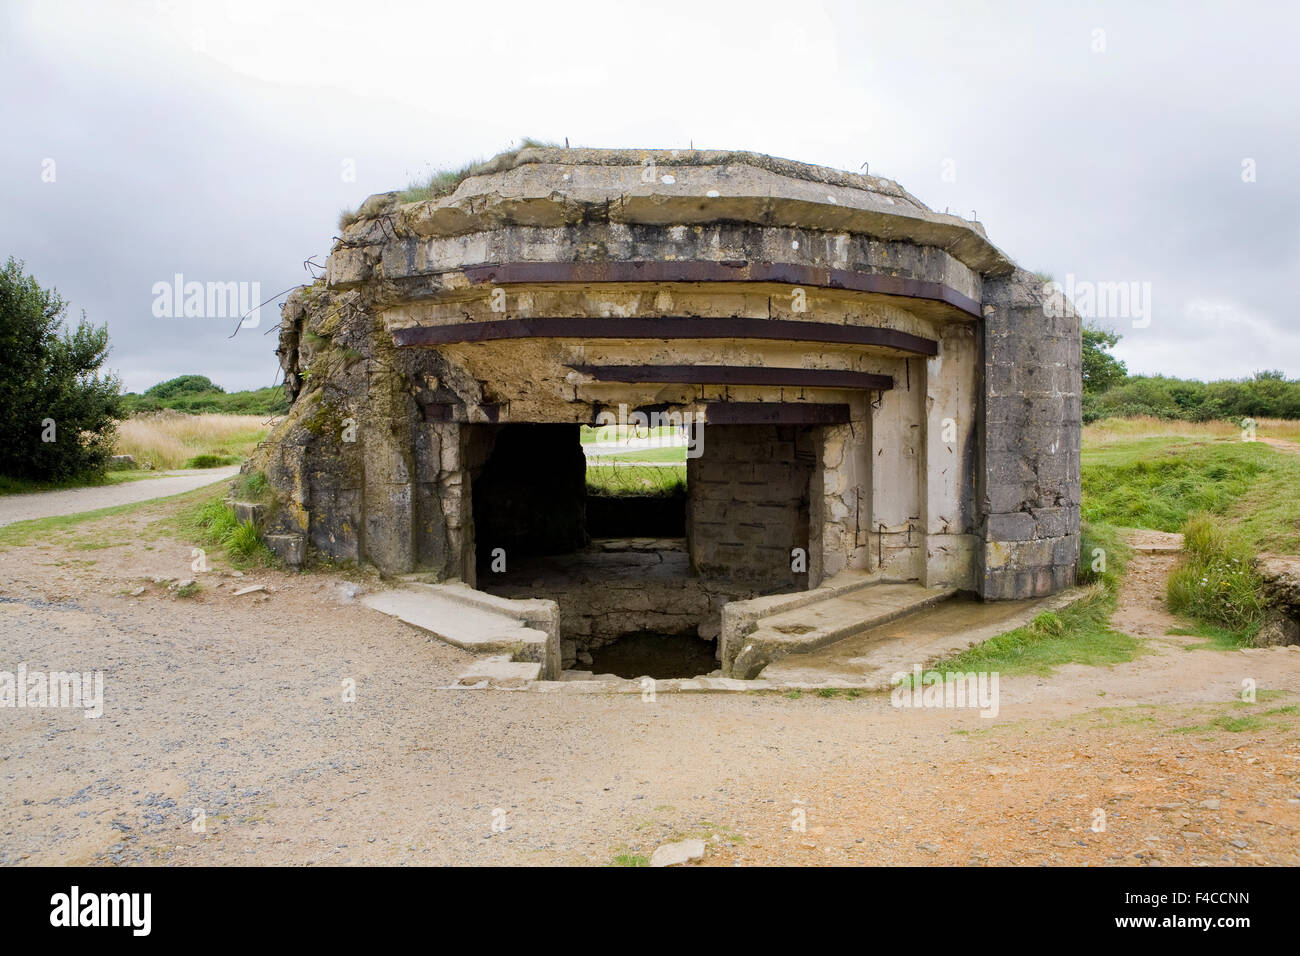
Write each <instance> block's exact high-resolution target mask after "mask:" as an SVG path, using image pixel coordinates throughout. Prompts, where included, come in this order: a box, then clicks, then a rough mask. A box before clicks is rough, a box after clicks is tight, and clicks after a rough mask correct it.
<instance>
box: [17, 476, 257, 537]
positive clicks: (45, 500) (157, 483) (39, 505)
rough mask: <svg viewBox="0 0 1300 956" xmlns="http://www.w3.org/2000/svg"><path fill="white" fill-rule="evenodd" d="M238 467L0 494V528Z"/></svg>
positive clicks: (141, 496)
mask: <svg viewBox="0 0 1300 956" xmlns="http://www.w3.org/2000/svg"><path fill="white" fill-rule="evenodd" d="M238 471H239V468H238V467H237V466H236V467H231V468H201V469H199V468H191V469H188V470H187V469H181V470H178V471H165V472H161V473H160V474H162V475H164V476H165V477H162V478H142V479H140V480H139V481H125V482H122V483H121V484H118V485H99V486H96V487H93V488H69V489H67V490H65V491H35V492H32V493H31V494H25V495H4V496H2V497H0V527H3V526H5V525H7V524H13V523H14V522H15V521H31V520H32V519H34V518H52V517H54V516H55V515H73V514H81V513H82V512H83V511H98V510H99V509H100V508H113V507H115V506H117V505H129V504H135V503H136V502H138V501H149V500H150V499H152V498H166V497H167V496H168V495H179V494H182V493H183V492H186V491H193V490H194V489H195V488H202V487H203V486H204V485H210V484H212V483H213V482H215V481H221V480H223V479H226V478H233V477H234V476H235V474H236V473H238Z"/></svg>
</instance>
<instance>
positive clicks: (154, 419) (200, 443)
mask: <svg viewBox="0 0 1300 956" xmlns="http://www.w3.org/2000/svg"><path fill="white" fill-rule="evenodd" d="M269 431H270V426H269V425H268V424H267V419H266V418H264V417H263V416H261V415H186V414H183V413H180V412H156V413H152V414H147V415H137V416H135V417H133V418H128V419H127V420H126V421H124V422H122V423H121V424H119V425H118V428H117V444H116V447H115V448H114V453H115V454H118V455H132V456H134V458H135V460H136V464H138V465H141V466H144V465H145V464H146V463H151V464H152V465H153V467H154V468H212V467H218V466H220V465H233V464H237V463H238V462H240V461H242V460H243V459H244V458H247V457H248V455H249V453H250V452H252V450H253V449H254V448H256V447H257V443H258V442H260V441H262V440H263V439H264V438H266V435H267V433H268V432H269ZM196 459H197V460H196Z"/></svg>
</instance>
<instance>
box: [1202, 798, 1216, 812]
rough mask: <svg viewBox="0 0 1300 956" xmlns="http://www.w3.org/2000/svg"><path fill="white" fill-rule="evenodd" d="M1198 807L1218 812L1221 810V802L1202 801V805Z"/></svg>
mask: <svg viewBox="0 0 1300 956" xmlns="http://www.w3.org/2000/svg"><path fill="white" fill-rule="evenodd" d="M1197 806H1199V807H1200V808H1201V809H1202V810H1217V809H1219V801H1218V800H1202V801H1201V802H1200V803H1198V804H1197Z"/></svg>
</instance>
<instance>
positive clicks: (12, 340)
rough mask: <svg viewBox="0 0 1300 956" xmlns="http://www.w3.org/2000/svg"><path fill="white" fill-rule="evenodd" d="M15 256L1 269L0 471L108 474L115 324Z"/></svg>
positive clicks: (44, 475) (39, 477) (59, 476)
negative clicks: (71, 314)
mask: <svg viewBox="0 0 1300 956" xmlns="http://www.w3.org/2000/svg"><path fill="white" fill-rule="evenodd" d="M67 308H68V307H67V303H65V302H64V301H63V299H62V298H60V296H59V294H58V293H57V292H56V291H55V290H53V289H42V288H41V287H40V285H38V284H37V282H36V280H35V279H34V278H33V277H31V276H29V275H25V274H24V273H23V264H22V263H21V262H19V261H17V260H15V259H10V260H9V261H8V263H7V264H6V265H5V266H4V268H3V269H0V435H3V436H4V441H3V442H0V474H2V475H7V476H9V477H13V478H22V479H27V480H32V481H64V480H67V479H70V478H74V477H77V476H87V477H96V476H102V475H103V472H104V466H105V465H106V464H107V462H108V459H109V456H110V455H112V453H113V430H114V423H115V420H116V419H117V417H118V416H119V415H120V404H121V403H120V399H119V397H118V390H119V388H120V385H119V383H118V381H117V379H116V378H114V377H113V376H112V375H105V376H103V377H101V375H100V368H101V367H102V366H103V364H104V360H105V359H106V358H107V357H108V351H109V348H108V329H107V327H105V326H93V325H90V324H89V323H88V322H87V321H86V318H85V315H84V313H83V315H82V318H81V321H80V322H78V323H77V326H76V328H72V329H69V328H67V327H65V324H64V321H65V318H66V315H67Z"/></svg>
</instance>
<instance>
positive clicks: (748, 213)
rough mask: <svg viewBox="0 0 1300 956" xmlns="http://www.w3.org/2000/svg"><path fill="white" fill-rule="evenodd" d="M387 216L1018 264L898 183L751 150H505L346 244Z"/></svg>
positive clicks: (394, 205)
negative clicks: (674, 232) (819, 237)
mask: <svg viewBox="0 0 1300 956" xmlns="http://www.w3.org/2000/svg"><path fill="white" fill-rule="evenodd" d="M382 215H388V216H390V217H391V220H392V221H391V225H392V226H393V227H394V228H395V231H396V232H397V234H399V235H402V234H405V235H408V236H413V237H420V238H432V237H438V236H456V235H464V234H467V233H473V232H479V231H482V230H485V229H494V228H498V227H500V226H503V225H523V226H543V227H554V226H563V225H568V224H576V223H581V222H591V221H606V222H620V223H627V224H633V225H635V224H645V225H657V226H672V225H682V226H693V225H701V224H705V223H713V222H740V223H756V224H760V225H764V226H785V227H791V228H796V229H811V230H817V231H821V232H836V233H852V234H857V235H865V236H870V237H873V238H879V239H887V240H901V241H904V242H913V243H916V244H918V245H924V246H933V247H937V248H940V249H943V250H945V251H947V252H948V253H949V254H951V255H952V256H953V257H954V258H956V259H957V260H958V261H960V262H961V263H963V264H964V265H966V266H967V267H968V268H970V269H972V270H974V271H976V272H979V273H981V274H984V275H1004V274H1007V273H1009V272H1010V271H1012V269H1013V268H1014V263H1013V262H1012V260H1011V259H1010V258H1009V257H1008V256H1006V255H1005V254H1004V253H1003V252H1002V251H1001V250H1000V249H998V248H997V247H996V246H994V245H993V244H992V243H991V242H989V240H988V237H987V236H986V234H985V232H984V228H983V226H982V225H980V224H979V223H978V222H972V221H970V220H966V219H963V218H961V217H960V216H953V215H948V214H946V213H937V212H934V211H933V210H931V209H929V208H928V207H926V206H925V204H924V203H922V202H921V201H920V200H918V199H916V198H915V197H914V196H912V195H910V194H909V193H907V192H906V191H905V190H904V189H902V188H901V187H900V186H899V185H898V184H897V183H895V182H893V181H892V180H889V179H884V178H881V177H879V176H870V175H866V174H862V173H851V172H845V171H843V170H838V169H830V168H828V167H824V166H813V165H809V164H807V163H799V162H794V161H792V160H787V159H779V158H776V157H772V156H765V155H762V154H759V153H752V152H739V151H720V150H623V149H563V148H555V147H535V148H527V149H522V150H519V151H517V152H511V153H503V154H501V155H499V156H497V157H494V158H493V159H491V160H489V161H488V162H486V163H484V164H482V165H481V166H479V167H477V168H475V169H474V171H473V172H472V174H471V175H469V176H467V177H466V178H465V179H464V180H463V181H462V182H461V183H460V184H459V185H458V186H457V188H456V190H455V191H454V192H453V193H452V194H451V195H449V196H443V197H440V198H435V199H428V200H422V201H418V202H408V203H405V204H403V203H402V202H401V194H400V193H397V192H392V193H381V194H378V195H375V196H371V197H370V198H369V199H367V200H366V202H365V203H364V204H363V205H362V207H361V210H360V216H361V217H362V218H361V220H360V221H358V222H357V223H355V224H354V225H352V226H349V227H348V228H347V229H346V230H345V233H344V241H345V242H354V241H356V240H357V239H360V238H361V237H362V235H364V234H365V233H366V232H367V231H369V230H368V227H369V226H370V225H371V223H370V222H368V221H369V220H373V219H374V218H375V217H378V216H382ZM362 241H364V240H362Z"/></svg>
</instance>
